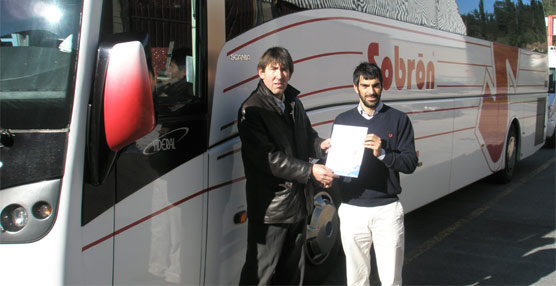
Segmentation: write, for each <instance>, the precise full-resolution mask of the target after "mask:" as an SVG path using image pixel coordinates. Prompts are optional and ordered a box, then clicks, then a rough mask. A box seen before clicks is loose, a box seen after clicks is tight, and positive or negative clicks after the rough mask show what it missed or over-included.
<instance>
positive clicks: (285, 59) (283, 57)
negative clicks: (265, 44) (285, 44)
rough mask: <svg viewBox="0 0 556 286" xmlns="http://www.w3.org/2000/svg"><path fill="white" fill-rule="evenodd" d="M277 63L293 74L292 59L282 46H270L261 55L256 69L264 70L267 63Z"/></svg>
mask: <svg viewBox="0 0 556 286" xmlns="http://www.w3.org/2000/svg"><path fill="white" fill-rule="evenodd" d="M273 63H277V64H279V65H280V66H281V67H284V68H287V69H288V71H289V72H290V75H291V74H293V60H292V56H291V55H290V52H288V50H286V49H285V48H282V47H272V48H270V49H268V50H266V52H264V54H263V55H262V56H261V58H260V59H259V64H258V65H257V69H261V70H263V71H264V70H265V68H266V66H267V65H269V64H273Z"/></svg>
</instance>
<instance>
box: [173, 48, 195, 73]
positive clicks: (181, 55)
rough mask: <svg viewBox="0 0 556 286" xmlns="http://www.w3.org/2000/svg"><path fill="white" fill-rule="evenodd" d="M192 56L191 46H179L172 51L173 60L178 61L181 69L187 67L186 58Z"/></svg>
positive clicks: (177, 63)
mask: <svg viewBox="0 0 556 286" xmlns="http://www.w3.org/2000/svg"><path fill="white" fill-rule="evenodd" d="M187 56H191V49H190V48H179V49H175V50H174V51H173V52H172V61H173V62H175V63H176V65H177V66H178V68H179V69H180V70H184V69H185V59H186V58H187Z"/></svg>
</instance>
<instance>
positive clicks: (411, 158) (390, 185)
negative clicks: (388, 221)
mask: <svg viewBox="0 0 556 286" xmlns="http://www.w3.org/2000/svg"><path fill="white" fill-rule="evenodd" d="M334 124H342V125H351V126H363V127H367V128H368V131H367V134H371V133H374V134H375V135H377V136H378V137H380V138H381V140H382V148H383V149H384V150H385V151H386V156H385V157H384V159H383V160H382V161H381V160H379V159H378V158H376V157H375V156H374V155H373V152H372V150H370V149H365V153H364V155H363V162H362V163H361V169H360V171H359V177H358V178H351V180H349V179H347V178H343V177H342V178H340V179H339V180H338V181H339V186H340V192H341V194H342V202H343V203H347V204H350V205H356V206H365V207H367V206H381V205H386V204H388V203H391V202H394V201H397V200H398V194H400V193H401V191H402V188H401V186H400V175H399V172H402V173H405V174H410V173H413V171H415V168H416V167H417V162H418V159H417V154H416V153H415V141H414V136H413V126H412V125H411V121H410V120H409V117H408V116H407V115H406V114H405V113H403V112H401V111H399V110H397V109H394V108H391V107H389V106H387V105H384V106H383V107H382V109H380V111H379V112H378V113H376V114H375V115H374V116H373V118H371V119H370V120H368V119H365V118H363V116H362V115H361V114H359V112H358V110H357V108H353V109H351V110H348V111H346V112H344V113H342V114H340V115H338V116H337V117H336V119H335V120H334ZM332 128H334V127H332Z"/></svg>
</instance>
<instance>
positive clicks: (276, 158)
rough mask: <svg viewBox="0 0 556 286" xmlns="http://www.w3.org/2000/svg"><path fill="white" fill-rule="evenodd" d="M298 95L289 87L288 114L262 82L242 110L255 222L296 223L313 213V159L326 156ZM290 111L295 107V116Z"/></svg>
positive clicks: (249, 203)
mask: <svg viewBox="0 0 556 286" xmlns="http://www.w3.org/2000/svg"><path fill="white" fill-rule="evenodd" d="M298 94H299V91H298V90H296V89H295V88H293V87H292V86H290V85H288V87H287V88H286V90H285V92H284V95H285V105H286V109H285V110H286V112H285V113H284V112H282V110H281V108H280V106H279V105H278V104H277V103H276V102H275V100H274V98H275V97H274V95H273V94H272V92H271V91H270V90H269V89H268V88H267V87H266V86H265V85H264V83H263V82H262V81H259V85H258V87H257V89H256V90H255V91H253V93H251V95H250V96H249V98H247V99H246V100H245V101H244V102H243V104H242V105H241V107H240V109H239V112H238V128H239V136H240V138H241V144H242V147H241V153H242V158H243V165H244V168H245V176H246V178H247V183H246V184H247V186H246V191H247V215H248V217H249V219H250V220H252V221H259V222H264V223H267V224H275V223H293V222H297V221H299V220H301V219H303V218H305V217H306V216H307V213H308V212H309V211H310V210H311V208H312V205H313V194H312V191H311V188H305V185H306V184H307V183H308V182H310V180H311V177H312V176H311V173H312V164H311V163H310V162H309V158H317V157H316V156H317V153H319V154H318V155H319V156H320V155H321V154H320V153H321V151H320V143H321V142H322V140H323V139H321V138H319V137H318V134H317V132H316V131H315V130H314V129H313V128H312V127H311V122H310V121H309V118H308V117H307V114H306V113H305V109H304V108H303V105H302V104H301V101H299V99H298V98H297V95H298ZM287 105H290V106H291V107H292V109H291V110H293V112H292V113H291V114H290V113H289V112H288V110H289V109H288V106H287ZM288 116H289V118H288ZM292 120H293V121H292Z"/></svg>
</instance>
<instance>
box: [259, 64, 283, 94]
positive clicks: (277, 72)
mask: <svg viewBox="0 0 556 286" xmlns="http://www.w3.org/2000/svg"><path fill="white" fill-rule="evenodd" d="M290 76H291V75H290V71H289V70H288V69H287V68H285V67H282V66H280V65H279V64H277V63H272V64H268V65H267V66H266V68H265V69H264V70H261V69H259V77H260V78H261V79H262V80H263V82H264V85H266V87H267V88H268V89H269V90H270V91H271V92H272V93H273V94H275V95H282V94H284V90H286V87H287V86H288V81H290Z"/></svg>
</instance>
